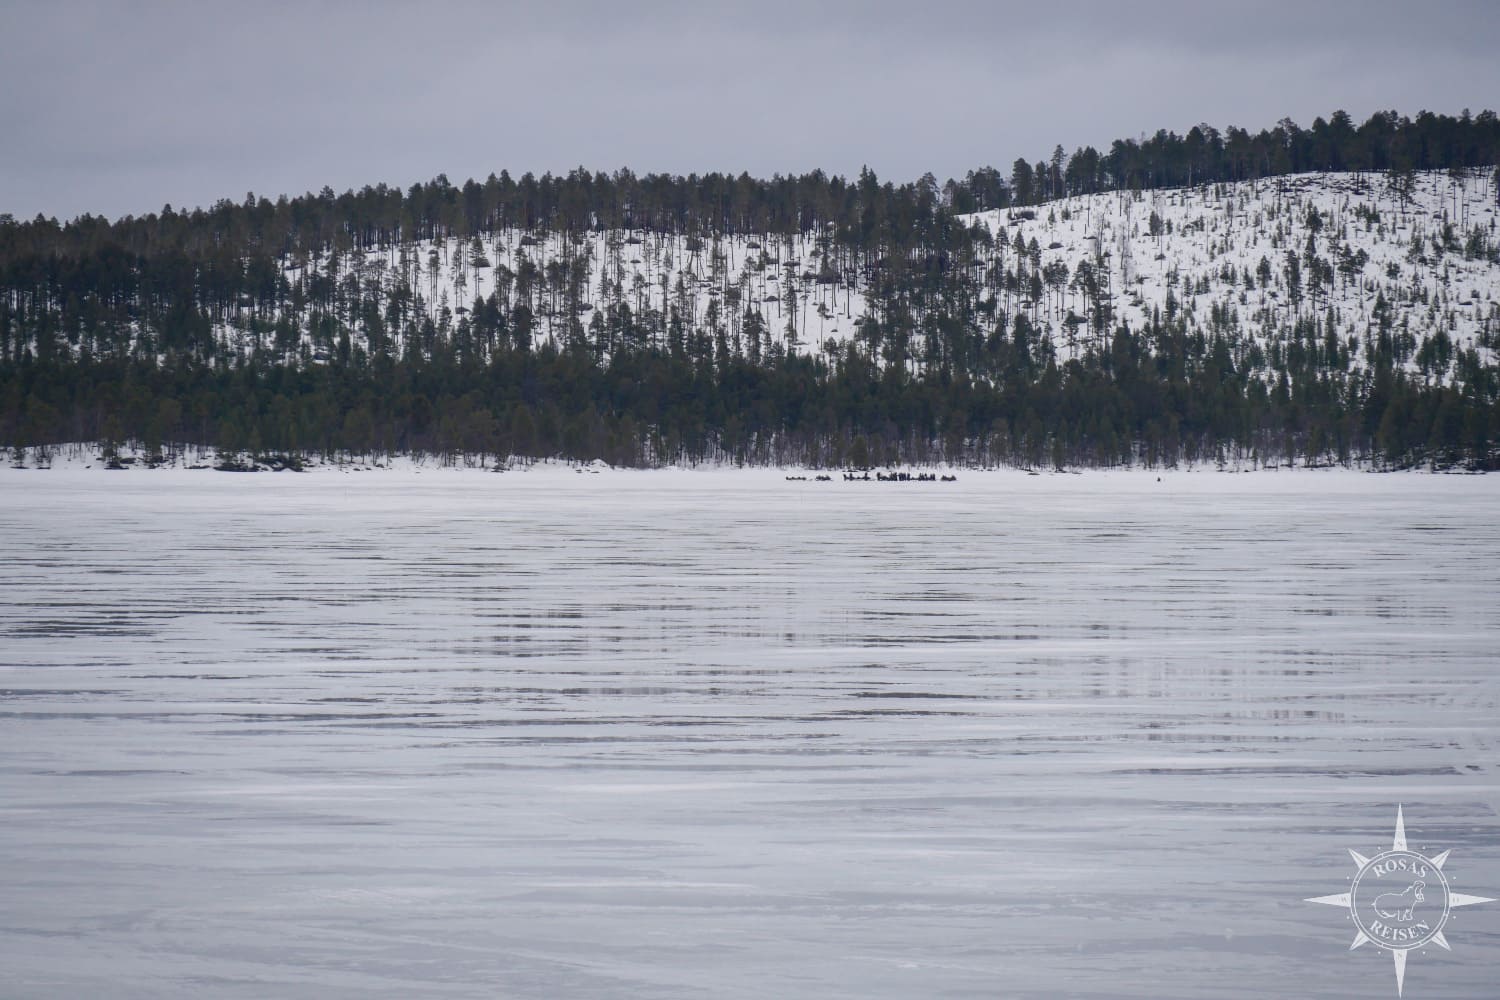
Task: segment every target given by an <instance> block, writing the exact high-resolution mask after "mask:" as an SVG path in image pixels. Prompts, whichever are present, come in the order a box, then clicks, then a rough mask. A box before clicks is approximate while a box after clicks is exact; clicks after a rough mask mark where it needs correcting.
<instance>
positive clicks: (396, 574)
mask: <svg viewBox="0 0 1500 1000" xmlns="http://www.w3.org/2000/svg"><path fill="white" fill-rule="evenodd" d="M1497 502H1500V478H1496V477H1493V476H1488V477H1468V476H1434V475H1410V474H1399V475H1373V474H1368V473H1359V472H1352V471H1347V470H1327V471H1298V472H1261V473H1257V474H1255V475H1234V474H1228V473H1223V474H1221V473H1214V472H1207V471H1203V472H1160V473H1154V472H1153V473H1147V472H1141V471H1135V472H1128V471H1118V472H1105V473H1097V474H1091V475H1086V476H1078V475H1041V476H1028V475H1026V474H1024V473H1019V472H997V473H990V474H979V473H960V477H959V481H958V482H956V483H923V484H897V485H892V484H885V483H846V482H843V481H835V482H830V483H819V482H815V481H811V480H809V481H805V482H788V481H786V480H785V479H784V478H783V473H782V471H781V470H747V471H740V472H736V471H732V470H719V471H671V470H668V471H656V472H650V471H639V472H615V471H604V472H602V473H601V474H598V475H588V474H579V473H575V472H573V471H570V470H567V469H564V468H559V467H553V468H550V469H545V468H544V469H538V470H534V471H532V472H530V473H507V474H504V475H496V474H494V473H485V472H481V471H479V470H444V471H437V470H432V469H419V468H415V467H405V468H403V469H400V470H390V471H386V472H377V473H365V474H362V475H361V474H353V473H342V472H340V471H339V470H335V469H324V470H320V471H318V472H315V473H312V474H308V475H302V476H297V475H293V474H290V473H287V474H282V475H272V474H260V475H248V476H247V475H233V474H224V473H214V472H208V471H188V470H180V469H179V470H157V471H155V472H151V473H149V474H147V473H144V472H136V471H129V472H120V473H109V472H104V471H101V470H98V469H93V470H85V469H68V468H57V469H53V470H52V471H49V472H40V471H36V470H32V469H27V470H16V469H10V468H0V539H3V542H0V552H3V559H0V593H3V594H4V600H3V601H0V995H3V996H4V997H6V998H7V1000H43V998H45V1000H54V998H59V997H111V998H122V1000H132V998H142V1000H144V998H151V1000H161V998H193V1000H199V998H230V1000H239V998H244V1000H251V998H254V1000H263V998H267V997H277V998H320V1000H327V998H355V997H358V998H392V1000H395V998H403V1000H405V998H410V997H439V998H442V997H464V998H468V997H474V998H479V997H484V998H490V997H528V998H529V997H537V998H573V997H590V998H616V997H619V998H624V997H649V998H694V1000H700V998H704V997H727V998H747V1000H748V998H755V1000H761V998H766V997H778V998H802V997H807V998H814V997H816V998H826V997H847V998H867V997H882V998H884V997H890V998H909V997H1038V998H1039V997H1077V998H1112V1000H1117V998H1147V997H1150V998H1192V1000H1204V998H1218V997H1244V998H1252V997H1253V998H1263V997H1288V996H1295V997H1301V998H1334V997H1338V998H1344V997H1350V996H1390V995H1393V994H1392V981H1391V978H1392V975H1391V960H1390V956H1389V955H1387V954H1385V953H1384V952H1380V951H1378V950H1377V949H1375V948H1372V947H1368V946H1367V947H1365V948H1363V949H1360V950H1359V951H1356V952H1353V953H1350V952H1349V951H1348V950H1347V949H1348V945H1349V942H1350V940H1351V939H1352V938H1353V930H1352V926H1351V925H1350V923H1349V922H1348V920H1347V919H1345V917H1344V916H1343V915H1341V914H1340V913H1339V911H1337V910H1335V909H1332V908H1329V907H1322V906H1313V905H1310V904H1308V903H1305V902H1303V899H1304V898H1305V897H1310V896H1318V895H1324V894H1329V893H1337V892H1340V891H1344V890H1346V889H1347V887H1348V882H1347V878H1348V876H1349V875H1350V874H1352V872H1353V870H1354V869H1353V867H1352V865H1351V864H1350V860H1349V855H1348V853H1347V851H1348V850H1349V849H1353V850H1356V851H1359V852H1361V853H1363V854H1364V855H1366V856H1373V855H1375V854H1376V853H1378V852H1379V851H1380V850H1382V849H1384V847H1385V845H1387V844H1389V842H1390V837H1391V829H1392V826H1393V823H1394V819H1395V815H1396V809H1397V805H1398V804H1401V805H1403V806H1404V809H1405V820H1406V829H1407V832H1408V835H1409V836H1410V838H1411V842H1412V844H1413V846H1420V847H1422V848H1425V849H1427V850H1428V851H1429V853H1436V852H1439V851H1446V850H1451V851H1452V854H1451V856H1450V857H1449V859H1448V860H1447V863H1446V868H1445V871H1446V873H1447V875H1448V877H1449V878H1451V879H1453V880H1455V887H1456V888H1457V889H1459V890H1460V891H1464V892H1468V893H1472V894H1478V895H1488V896H1500V770H1497V769H1500V680H1497V676H1496V668H1497V658H1500V654H1497V650H1500V602H1497V601H1496V596H1497V594H1500V521H1497V519H1496V517H1495V512H1496V510H1497V509H1500V503H1497ZM1445 933H1446V938H1447V941H1448V942H1449V944H1451V946H1452V951H1451V952H1450V951H1444V950H1442V949H1440V948H1431V949H1429V950H1428V951H1427V952H1425V953H1422V954H1419V955H1414V956H1412V959H1411V963H1410V967H1409V968H1408V971H1407V975H1406V995H1407V996H1410V997H1420V998H1423V1000H1434V998H1479V997H1491V996H1493V995H1494V974H1495V970H1496V969H1497V968H1500V904H1494V905H1487V906H1476V907H1473V908H1470V909H1465V910H1463V911H1461V912H1460V913H1459V914H1457V918H1456V919H1455V920H1454V921H1453V922H1452V923H1450V924H1449V925H1448V926H1447V929H1446V932H1445Z"/></svg>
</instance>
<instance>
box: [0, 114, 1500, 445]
mask: <svg viewBox="0 0 1500 1000" xmlns="http://www.w3.org/2000/svg"><path fill="white" fill-rule="evenodd" d="M1497 162H1500V124H1497V120H1496V116H1495V115H1494V114H1493V113H1492V112H1488V111H1486V112H1484V113H1482V114H1480V115H1478V116H1471V115H1469V114H1468V113H1467V112H1466V113H1465V114H1463V115H1462V116H1460V117H1457V118H1451V117H1447V116H1441V115H1431V114H1427V113H1423V114H1421V115H1418V116H1417V118H1416V119H1415V120H1411V119H1405V118H1401V117H1399V116H1397V115H1395V114H1394V113H1391V114H1382V115H1376V116H1374V117H1372V118H1371V119H1370V120H1369V121H1367V122H1365V123H1364V124H1363V125H1360V126H1357V127H1356V126H1355V125H1354V124H1353V123H1352V122H1351V121H1350V119H1349V118H1348V116H1347V115H1344V114H1343V113H1341V112H1340V113H1335V114H1334V115H1332V116H1331V117H1330V119H1329V120H1328V121H1324V120H1323V119H1321V118H1320V119H1318V120H1317V121H1316V122H1315V123H1314V125H1313V127H1312V128H1310V129H1300V128H1298V127H1296V126H1295V125H1293V124H1292V123H1290V122H1285V121H1284V122H1282V123H1281V124H1279V125H1278V126H1277V127H1276V128H1274V129H1269V130H1265V131H1262V132H1260V133H1259V134H1255V135H1251V134H1249V133H1247V132H1244V131H1242V130H1238V129H1233V128H1231V129H1228V130H1226V131H1225V132H1224V133H1222V134H1221V133H1219V132H1217V131H1216V130H1214V129H1211V128H1207V127H1206V126H1200V127H1197V128H1194V129H1193V130H1191V131H1190V132H1189V133H1188V134H1187V135H1186V136H1177V135H1173V134H1170V133H1166V132H1161V133H1158V134H1157V135H1156V136H1155V137H1153V138H1151V139H1149V140H1145V141H1143V142H1135V141H1123V140H1122V141H1120V142H1116V143H1114V144H1113V146H1112V147H1111V148H1110V150H1109V152H1108V153H1105V154H1100V153H1099V152H1098V151H1096V150H1093V149H1080V150H1076V151H1075V152H1074V154H1073V155H1071V156H1068V155H1065V154H1064V153H1063V151H1062V150H1061V149H1060V148H1059V149H1056V150H1054V151H1053V153H1052V155H1051V156H1050V157H1048V158H1047V159H1045V160H1042V161H1040V162H1037V163H1035V164H1031V163H1028V161H1027V160H1025V159H1018V160H1016V161H1015V163H1014V164H1013V165H1012V168H1011V170H1010V171H1009V173H1008V174H1006V175H1003V176H1002V175H1001V174H1000V172H999V171H997V170H994V169H991V168H986V169H984V170H978V171H974V172H971V173H970V174H969V175H968V176H967V177H966V178H964V179H963V180H954V181H949V182H948V183H947V184H946V185H942V186H939V185H938V184H937V182H936V181H935V180H934V179H933V178H931V177H930V176H929V177H926V178H923V179H922V180H921V181H918V182H916V183H912V184H904V185H899V186H898V185H893V184H890V183H881V182H880V181H879V180H878V179H877V178H876V177H875V176H874V175H873V174H872V173H870V172H869V171H864V172H863V173H862V174H861V175H860V176H859V177H858V178H857V179H855V180H853V181H846V180H844V179H841V178H836V177H827V176H825V175H823V174H821V173H813V174H810V175H806V176H803V177H795V178H782V177H777V178H773V179H771V180H769V181H764V180H756V179H752V178H750V177H748V176H744V175H741V176H739V177H732V176H728V175H709V176H705V177H696V176H692V177H686V178H683V177H670V176H662V175H649V176H645V177H636V176H634V175H632V174H630V173H629V172H626V171H620V172H617V173H615V174H612V175H606V174H591V173H589V172H588V171H585V170H581V169H580V170H578V171H574V172H573V173H571V174H569V175H567V176H565V177H552V176H546V177H543V178H540V179H538V178H534V177H532V176H530V175H526V176H524V177H522V178H520V179H519V180H514V179H512V178H510V177H509V176H508V175H504V174H502V175H501V176H499V177H496V176H491V177H489V178H487V179H486V180H485V181H483V182H477V181H469V182H467V183H465V184H464V185H463V186H462V187H456V186H454V185H452V184H450V183H448V182H447V180H446V179H444V178H438V179H437V180H436V181H434V182H432V183H429V184H422V185H415V186H413V187H412V188H411V189H409V190H408V191H406V192H403V191H401V190H400V189H399V188H388V187H385V186H379V187H372V188H365V189H364V190H362V191H360V192H347V193H345V194H343V195H335V194H334V193H333V192H332V191H329V190H327V189H325V190H324V191H323V192H322V193H321V194H319V195H316V196H314V195H309V196H305V197H301V198H295V199H287V198H282V199H279V200H277V201H275V202H272V201H270V200H267V199H264V198H255V197H254V196H248V197H247V198H246V199H245V201H244V203H243V204H235V203H231V202H227V201H225V202H220V203H219V204H218V205H215V206H214V207H213V208H212V209H209V210H195V211H191V212H175V211H172V210H171V209H170V208H167V209H164V210H163V211H162V212H161V213H159V214H153V215H149V216H146V217H144V218H138V219H137V218H125V219H121V220H117V221H115V222H109V221H107V220H103V219H98V218H93V217H87V216H85V217H82V218H80V219H77V220H74V221H73V222H70V223H67V224H58V223H56V222H54V221H52V220H47V219H42V218H38V219H37V220H34V221H32V222H25V223H18V222H16V221H14V220H12V219H10V218H9V217H4V216H0V443H3V444H4V445H5V446H7V447H11V448H16V449H19V448H22V447H26V446H38V445H40V446H44V447H45V446H50V445H53V444H56V443H60V442H63V441H77V440H100V441H104V442H105V443H106V446H107V447H113V446H115V445H116V444H118V443H120V442H125V441H129V442H132V443H135V444H137V445H138V446H140V447H142V448H143V449H144V450H145V451H147V452H148V453H152V454H156V453H161V454H163V455H164V456H165V457H170V456H171V454H172V452H173V450H174V449H175V448H177V447H178V446H180V445H181V444H182V443H186V442H192V443H198V444H206V445H211V446H214V447H216V448H218V449H220V450H221V451H223V452H224V453H226V457H233V456H244V455H249V456H266V455H269V454H272V453H278V454H310V453H316V454H320V455H323V456H326V457H335V456H340V455H351V454H360V455H363V454H368V453H370V452H386V453H389V452H416V453H437V454H442V455H455V454H458V453H469V454H480V455H493V456H500V457H503V456H565V457H570V458H579V459H590V458H604V459H606V460H608V461H610V462H614V463H617V464H651V463H662V462H680V461H700V460H729V461H745V462H761V463H765V462H787V461H791V462H800V463H808V464H814V465H827V466H836V465H844V464H858V465H866V464H873V463H879V462H897V461H909V462H931V461H940V460H941V461H950V462H955V463H964V462H978V463H992V462H1010V463H1016V464H1024V465H1038V464H1043V463H1056V464H1117V463H1124V462H1153V463H1159V462H1174V461H1178V460H1182V459H1189V460H1210V459H1225V460H1238V461H1252V462H1282V461H1286V460H1296V461H1312V462H1322V461H1371V462H1374V463H1376V464H1380V465H1392V466H1410V465H1418V464H1421V465H1431V466H1443V467H1449V466H1468V467H1480V468H1491V467H1494V466H1495V465H1496V450H1495V447H1494V444H1493V442H1494V441H1496V440H1497V435H1500V402H1497V400H1500V368H1497V357H1500V355H1497V349H1500V304H1497V302H1496V297H1497V293H1500V233H1497V230H1496V205H1497V203H1500V171H1497V170H1496V168H1495V164H1496V163H1497Z"/></svg>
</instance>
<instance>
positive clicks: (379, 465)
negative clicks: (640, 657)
mask: <svg viewBox="0 0 1500 1000" xmlns="http://www.w3.org/2000/svg"><path fill="white" fill-rule="evenodd" d="M53 470H58V471H64V470H65V471H75V472H77V471H95V472H117V471H137V472H165V471H177V472H227V473H278V472H291V473H307V472H392V471H404V472H484V473H502V474H503V473H528V472H546V473H556V472H574V473H578V474H598V473H601V472H642V473H649V472H666V471H671V472H688V473H692V472H726V473H734V472H763V473H776V474H778V475H780V474H783V473H785V474H786V475H785V478H786V480H787V481H788V482H798V481H810V482H834V481H842V482H899V483H914V484H921V483H948V482H954V481H956V480H957V479H958V478H959V477H960V476H965V475H971V474H980V475H982V474H991V473H1003V474H1012V475H1014V474H1022V475H1032V476H1036V475H1085V474H1088V473H1136V474H1139V475H1147V474H1152V475H1161V474H1165V473H1194V474H1198V473H1213V472H1218V473H1255V472H1260V473H1277V472H1280V473H1287V472H1308V473H1315V472H1324V471H1331V470H1338V471H1342V472H1353V473H1377V474H1379V473H1400V472H1406V473H1417V474H1438V475H1441V474H1450V475H1451V474H1462V475H1484V474H1485V470H1479V469H1465V468H1454V467H1442V466H1433V465H1423V466H1403V467H1397V466H1390V465H1380V464H1377V463H1373V462H1352V461H1351V462H1330V461H1321V462H1320V461H1309V460H1306V459H1302V460H1296V461H1289V462H1277V461H1268V462H1260V461H1241V462H1217V461H1208V462H1188V461H1183V462H1176V463H1169V464H1168V463H1163V464H1156V465H1152V464H1147V463H1145V462H1135V463H1121V464H1118V465H1114V466H1107V467H1092V468H1091V467H1076V466H1067V465H1060V466H1053V465H1045V464H1044V465H1039V466H1027V465H1016V464H1010V463H1005V462H999V463H993V464H977V463H976V464H950V463H946V462H934V463H901V462H896V463H886V464H880V465H863V466H854V465H818V466H814V465H800V464H796V463H782V464H775V463H771V464H752V463H742V462H741V463H737V462H734V461H727V460H704V461H700V462H692V463H665V464H660V465H652V466H643V465H635V466H615V465H611V464H610V463H608V462H605V461H604V460H602V459H592V460H576V459H564V458H532V457H527V456H519V455H510V456H504V457H498V456H495V455H493V454H474V453H451V454H430V453H426V454H423V453H400V452H391V453H384V452H367V453H363V454H348V453H344V454H334V455H330V456H320V455H298V454H276V453H263V454H259V455H250V454H246V453H230V452H225V451H221V450H219V449H216V448H213V447H208V446H198V445H194V444H171V445H168V446H166V447H164V448H163V449H162V450H160V451H159V452H154V453H153V452H148V451H146V450H145V449H143V448H141V447H139V446H138V445H135V444H125V445H120V446H109V445H105V444H103V443H101V442H97V441H95V442H78V441H74V442H68V443H64V444H58V445H45V446H33V447H26V448H20V449H10V450H9V452H8V454H7V456H6V460H5V461H4V462H3V463H0V472H5V471H43V472H45V471H53Z"/></svg>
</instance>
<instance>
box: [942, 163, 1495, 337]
mask: <svg viewBox="0 0 1500 1000" xmlns="http://www.w3.org/2000/svg"><path fill="white" fill-rule="evenodd" d="M966 218H967V219H969V220H970V221H973V222H976V223H979V224H980V225H982V226H984V227H985V228H987V229H988V230H989V232H990V233H991V234H992V235H994V236H995V237H996V251H995V254H996V256H995V261H996V264H997V267H996V272H997V274H996V277H995V278H994V279H993V280H992V281H991V284H992V285H993V286H995V287H997V288H998V289H999V291H998V294H999V297H1000V303H999V305H1000V306H1001V308H1002V309H1004V310H1005V311H1010V310H1011V309H1023V310H1026V311H1027V312H1028V313H1030V314H1031V315H1032V316H1033V318H1034V319H1035V320H1037V321H1038V322H1040V323H1042V324H1045V325H1047V326H1050V327H1051V328H1052V329H1053V331H1054V336H1055V343H1056V346H1057V348H1058V351H1059V354H1061V355H1062V356H1067V355H1068V354H1069V353H1070V352H1071V351H1073V350H1078V349H1082V347H1083V346H1085V344H1086V341H1085V339H1084V337H1085V334H1084V333H1080V335H1079V336H1074V337H1070V336H1069V335H1068V333H1067V331H1068V330H1069V328H1070V325H1071V326H1074V327H1076V329H1078V330H1079V331H1086V330H1087V327H1086V326H1076V324H1078V323H1079V322H1080V321H1081V320H1084V319H1085V318H1086V317H1087V316H1088V315H1089V306H1090V291H1091V288H1090V287H1089V286H1090V284H1092V285H1093V288H1095V289H1097V295H1098V296H1099V297H1100V298H1101V299H1102V300H1103V301H1104V302H1106V303H1107V304H1109V305H1110V306H1112V312H1113V316H1114V319H1115V321H1116V322H1125V323H1128V324H1130V325H1131V327H1132V328H1135V329H1140V327H1141V326H1142V325H1143V324H1144V323H1145V322H1146V320H1147V319H1148V318H1149V317H1150V316H1151V315H1152V314H1153V313H1154V312H1155V311H1157V310H1160V312H1161V315H1162V316H1163V317H1168V316H1171V315H1179V314H1180V315H1182V316H1183V317H1184V318H1185V319H1186V321H1187V323H1188V325H1189V328H1190V329H1194V328H1196V329H1200V330H1204V331H1208V330H1211V329H1217V330H1220V331H1223V332H1226V333H1231V334H1232V333H1233V332H1234V331H1236V330H1238V331H1242V332H1243V333H1244V334H1247V335H1249V336H1253V337H1256V338H1257V339H1260V338H1263V337H1269V336H1275V335H1277V334H1282V333H1284V332H1285V331H1287V330H1289V329H1290V328H1291V327H1292V325H1293V324H1294V323H1295V321H1296V320H1297V318H1299V317H1307V316H1310V315H1316V316H1317V317H1318V318H1319V319H1320V320H1325V321H1326V320H1327V318H1328V317H1329V316H1330V315H1331V316H1332V317H1333V319H1334V325H1335V328H1336V329H1337V330H1338V331H1339V333H1340V335H1341V338H1344V339H1346V338H1348V337H1355V338H1359V339H1361V340H1363V339H1364V338H1366V337H1367V336H1374V335H1378V333H1379V331H1380V329H1381V328H1382V326H1384V327H1385V329H1386V330H1387V331H1388V332H1390V333H1391V334H1392V336H1393V337H1395V338H1397V355H1398V356H1406V357H1408V358H1409V359H1411V358H1414V357H1415V355H1416V353H1417V350H1418V345H1420V344H1421V342H1422V340H1423V338H1424V337H1432V338H1433V339H1434V340H1437V339H1439V338H1438V337H1437V335H1438V334H1439V332H1443V333H1446V335H1447V337H1448V338H1449V340H1450V341H1452V342H1453V344H1455V345H1464V346H1469V345H1474V346H1480V347H1483V348H1486V349H1488V353H1487V354H1486V355H1485V360H1486V361H1489V362H1493V361H1494V360H1495V357H1496V354H1495V348H1496V347H1497V346H1500V344H1497V340H1496V338H1497V336H1500V301H1497V300H1500V252H1497V250H1500V232H1497V221H1496V218H1497V208H1496V190H1495V188H1494V185H1493V180H1492V175H1491V172H1489V171H1476V172H1473V173H1470V174H1467V175H1464V176H1462V177H1450V176H1449V174H1448V173H1447V172H1429V173H1423V174H1417V175H1415V178H1414V181H1413V183H1412V185H1411V187H1410V189H1409V190H1408V191H1407V192H1405V197H1402V196H1401V195H1400V194H1398V193H1397V191H1395V190H1394V189H1393V188H1392V186H1391V184H1390V183H1389V182H1388V181H1387V178H1386V177H1385V176H1383V175H1374V174H1364V175H1357V174H1329V173H1322V174H1300V175H1294V176H1289V177H1282V178H1277V179H1272V180H1263V181H1258V182H1245V183H1238V184H1213V185H1205V186H1202V187H1196V188H1186V189H1184V188H1178V189H1168V190H1155V191H1143V192H1111V193H1107V194H1095V195H1086V196H1080V197H1073V198H1066V199H1062V200H1059V201H1055V202H1050V203H1047V204H1043V205H1039V206H1036V207H1035V208H1029V209H1024V210H1023V209H1010V210H1000V211H991V212H985V213H981V214H978V215H974V216H968V217H966ZM1002 238H1003V240H1004V243H1003V244H1002V243H1001V239H1002ZM1023 246H1024V251H1025V252H1024V254H1022V253H1021V251H1022V248H1023ZM1018 261H1019V262H1022V271H1023V273H1024V272H1026V271H1029V272H1030V273H1031V274H1033V275H1036V277H1037V279H1039V280H1037V281H1033V282H1029V283H1028V282H1027V281H1026V279H1025V278H1024V277H1023V278H1022V279H1021V280H1020V281H1019V282H1018V281H1017V280H1016V276H1017V271H1018V267H1017V264H1018ZM1049 270H1050V272H1051V274H1050V275H1049ZM1090 270H1092V271H1093V275H1092V282H1090V281H1088V280H1085V275H1088V272H1089V271H1090ZM1080 272H1083V275H1081V274H1080ZM1002 285H1003V286H1004V287H1003V288H1000V287H999V286H1002ZM1037 291H1040V293H1041V294H1040V295H1036V294H1035V293H1036V292H1037ZM1070 317H1072V324H1070V323H1069V318H1070ZM1403 335H1405V336H1403ZM1402 340H1405V349H1404V350H1403V349H1402V346H1401V343H1400V342H1401V341H1402ZM1434 360H1435V359H1434ZM1414 363H1415V362H1414Z"/></svg>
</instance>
